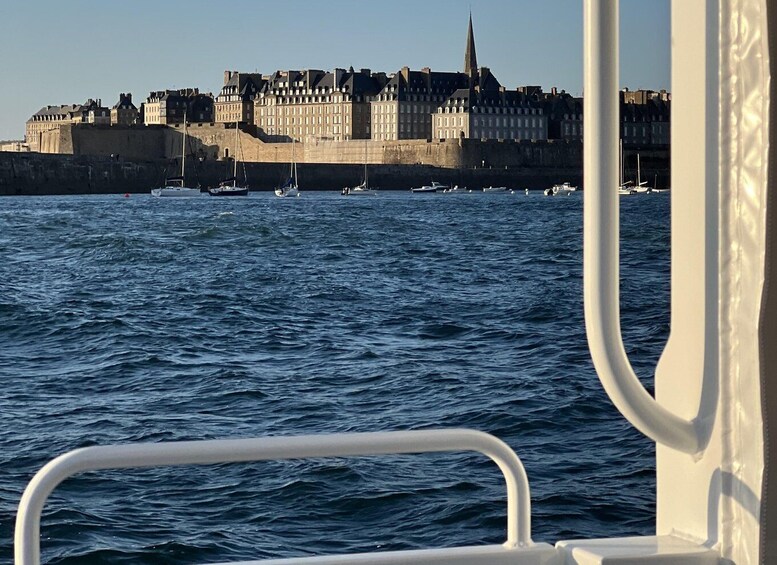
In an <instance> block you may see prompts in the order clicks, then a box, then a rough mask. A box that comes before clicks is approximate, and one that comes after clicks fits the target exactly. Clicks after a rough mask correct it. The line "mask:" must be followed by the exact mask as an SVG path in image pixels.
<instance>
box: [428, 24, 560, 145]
mask: <svg viewBox="0 0 777 565" xmlns="http://www.w3.org/2000/svg"><path fill="white" fill-rule="evenodd" d="M457 74H459V75H462V77H463V79H464V80H463V86H461V87H459V88H458V89H457V90H455V91H454V92H452V93H451V94H450V95H449V96H448V97H446V99H445V100H444V101H442V102H441V103H439V104H438V105H437V106H436V107H435V110H434V114H433V115H432V116H430V118H431V119H430V126H431V129H432V132H431V137H433V138H434V139H460V138H465V139H467V138H474V139H518V140H520V139H532V140H539V139H547V137H548V124H547V119H546V118H545V116H544V115H543V114H542V108H541V106H540V105H539V104H538V103H537V100H536V98H535V97H533V96H530V95H528V94H527V93H526V92H524V91H521V90H516V91H508V90H506V89H505V88H504V87H503V86H502V85H501V84H500V83H499V81H498V80H497V79H496V77H495V76H494V75H493V74H492V73H491V70H490V69H489V68H488V67H478V66H477V54H476V52H475V35H474V33H473V31H472V15H471V14H470V17H469V26H468V28H467V44H466V48H465V51H464V72H463V73H457Z"/></svg>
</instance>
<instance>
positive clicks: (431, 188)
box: [410, 181, 448, 193]
mask: <svg viewBox="0 0 777 565" xmlns="http://www.w3.org/2000/svg"><path fill="white" fill-rule="evenodd" d="M447 188H448V185H447V184H442V183H439V182H436V181H432V184H427V185H424V186H420V187H418V188H411V189H410V191H411V192H415V193H424V192H437V191H438V190H439V191H440V192H442V191H444V190H446V189H447Z"/></svg>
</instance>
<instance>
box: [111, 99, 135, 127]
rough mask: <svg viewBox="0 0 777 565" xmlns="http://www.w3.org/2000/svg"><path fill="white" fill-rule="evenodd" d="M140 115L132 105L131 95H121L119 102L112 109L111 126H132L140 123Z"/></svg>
mask: <svg viewBox="0 0 777 565" xmlns="http://www.w3.org/2000/svg"><path fill="white" fill-rule="evenodd" d="M139 115H140V113H139V112H138V109H137V107H136V106H135V105H134V104H133V103H132V94H131V93H129V92H128V93H126V94H125V93H123V92H122V93H121V94H119V101H118V102H116V104H114V106H113V108H111V125H120V126H131V125H134V124H137V123H139V122H138V119H139Z"/></svg>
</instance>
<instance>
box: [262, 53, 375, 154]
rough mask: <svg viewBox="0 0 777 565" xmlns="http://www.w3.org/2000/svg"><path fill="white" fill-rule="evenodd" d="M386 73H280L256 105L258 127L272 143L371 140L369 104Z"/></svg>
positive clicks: (272, 78) (341, 70)
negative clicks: (292, 140) (293, 140)
mask: <svg viewBox="0 0 777 565" xmlns="http://www.w3.org/2000/svg"><path fill="white" fill-rule="evenodd" d="M385 83H386V75H385V74H383V73H376V74H373V73H372V72H371V71H370V69H361V70H360V71H358V72H356V71H354V70H353V68H350V69H348V70H347V71H346V70H345V69H340V68H338V69H334V71H332V72H325V71H322V70H316V69H309V70H305V71H294V70H289V71H276V72H275V73H273V74H272V75H271V76H269V77H268V78H267V82H266V83H265V85H264V87H263V89H262V91H261V92H259V94H258V95H257V97H256V100H255V101H254V123H255V124H256V126H257V128H258V130H259V133H260V135H261V136H262V137H264V138H265V139H267V140H271V141H283V140H287V141H288V140H291V139H296V140H298V141H301V140H305V141H315V140H317V139H327V140H334V141H345V140H349V139H368V138H369V137H370V109H369V108H370V101H371V100H372V99H373V97H374V96H375V95H376V94H377V93H378V92H379V91H380V90H381V88H382V87H383V86H384V85H385Z"/></svg>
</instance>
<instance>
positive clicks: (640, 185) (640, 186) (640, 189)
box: [634, 153, 651, 194]
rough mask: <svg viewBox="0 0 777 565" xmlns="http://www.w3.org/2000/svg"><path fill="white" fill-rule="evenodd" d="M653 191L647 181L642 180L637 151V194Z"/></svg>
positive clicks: (635, 188)
mask: <svg viewBox="0 0 777 565" xmlns="http://www.w3.org/2000/svg"><path fill="white" fill-rule="evenodd" d="M650 191H651V188H650V187H649V186H648V184H647V181H643V180H642V174H641V172H640V168H639V153H637V186H635V187H634V192H636V193H637V194H647V193H648V192H650Z"/></svg>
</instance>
